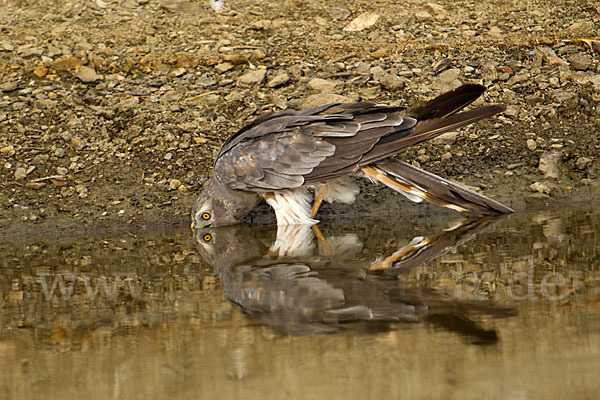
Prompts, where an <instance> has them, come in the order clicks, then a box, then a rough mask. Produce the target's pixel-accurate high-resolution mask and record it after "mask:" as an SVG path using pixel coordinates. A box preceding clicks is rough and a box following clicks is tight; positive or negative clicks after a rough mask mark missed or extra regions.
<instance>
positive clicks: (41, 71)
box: [33, 65, 48, 79]
mask: <svg viewBox="0 0 600 400" xmlns="http://www.w3.org/2000/svg"><path fill="white" fill-rule="evenodd" d="M33 74H34V75H35V76H36V77H38V78H39V79H42V78H43V77H45V76H46V75H48V68H46V67H44V66H43V65H39V66H37V67H36V68H35V69H34V70H33Z"/></svg>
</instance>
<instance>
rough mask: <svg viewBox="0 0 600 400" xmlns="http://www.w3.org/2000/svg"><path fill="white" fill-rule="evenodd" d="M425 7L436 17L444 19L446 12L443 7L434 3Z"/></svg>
mask: <svg viewBox="0 0 600 400" xmlns="http://www.w3.org/2000/svg"><path fill="white" fill-rule="evenodd" d="M425 7H427V9H428V10H429V11H431V12H432V13H433V14H435V16H436V17H445V16H446V15H447V14H448V11H446V9H445V8H444V7H442V6H441V5H439V4H436V3H427V4H426V5H425Z"/></svg>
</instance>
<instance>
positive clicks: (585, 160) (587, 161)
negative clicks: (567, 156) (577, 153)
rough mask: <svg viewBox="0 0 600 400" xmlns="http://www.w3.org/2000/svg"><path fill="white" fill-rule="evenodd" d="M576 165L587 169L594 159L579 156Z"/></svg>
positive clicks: (581, 168) (578, 167)
mask: <svg viewBox="0 0 600 400" xmlns="http://www.w3.org/2000/svg"><path fill="white" fill-rule="evenodd" d="M575 165H576V166H577V169H580V170H585V169H587V168H588V167H589V166H590V165H592V159H591V158H588V157H579V158H578V159H577V161H575Z"/></svg>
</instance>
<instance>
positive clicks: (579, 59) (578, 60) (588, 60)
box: [569, 53, 592, 71]
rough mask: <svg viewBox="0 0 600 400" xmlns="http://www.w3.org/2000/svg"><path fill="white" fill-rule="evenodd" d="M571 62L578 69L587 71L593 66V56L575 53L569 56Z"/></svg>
mask: <svg viewBox="0 0 600 400" xmlns="http://www.w3.org/2000/svg"><path fill="white" fill-rule="evenodd" d="M569 62H570V63H571V66H572V67H573V68H575V69H576V70H578V71H585V70H586V69H589V68H590V67H591V66H592V57H590V56H589V55H587V54H580V53H577V54H573V55H572V56H571V57H569Z"/></svg>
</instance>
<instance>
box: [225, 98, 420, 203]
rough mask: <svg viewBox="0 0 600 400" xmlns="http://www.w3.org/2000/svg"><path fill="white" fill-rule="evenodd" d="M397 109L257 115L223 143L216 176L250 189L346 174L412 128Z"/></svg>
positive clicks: (340, 107) (350, 107)
mask: <svg viewBox="0 0 600 400" xmlns="http://www.w3.org/2000/svg"><path fill="white" fill-rule="evenodd" d="M397 111H398V108H389V107H381V106H375V105H374V104H373V103H367V102H363V103H348V104H329V105H327V106H323V107H318V108H315V109H312V110H307V111H301V112H285V113H281V114H273V115H269V116H267V117H261V118H262V119H261V121H259V122H257V121H254V122H253V123H252V124H250V125H249V126H248V127H245V128H243V129H242V131H240V132H238V133H237V134H235V135H234V136H233V137H232V138H230V139H229V140H228V141H227V142H225V144H224V145H223V147H222V148H221V150H220V151H219V154H218V155H217V160H216V162H215V175H216V177H217V179H219V180H220V181H221V182H222V183H223V184H225V185H227V186H229V187H230V188H232V189H243V190H253V191H264V190H280V189H292V188H297V187H300V186H302V185H303V184H305V183H309V182H313V181H321V180H328V179H331V178H333V177H337V176H341V175H345V174H347V173H349V172H352V171H355V170H357V169H358V164H357V163H358V161H359V160H360V158H361V157H362V156H363V155H364V154H365V153H366V152H368V151H369V150H370V149H372V148H373V146H374V145H375V144H376V143H377V142H378V141H379V140H380V139H381V138H382V137H383V136H386V135H388V134H390V133H392V132H399V131H400V130H405V131H407V132H409V131H410V129H412V128H413V127H414V125H415V123H416V120H415V119H414V118H411V117H402V116H400V115H399V114H398V113H397Z"/></svg>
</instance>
